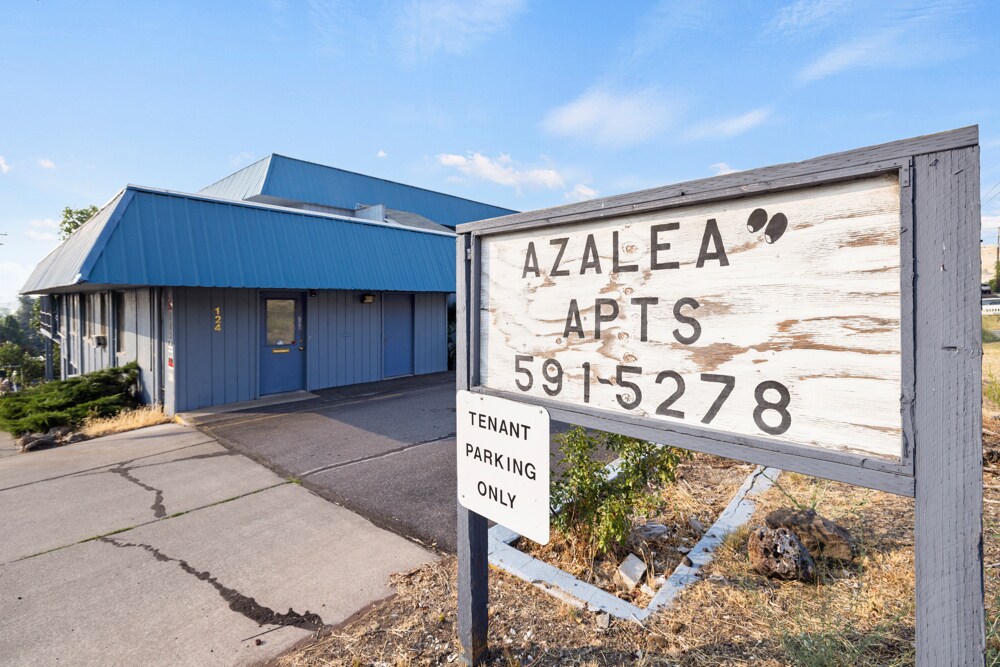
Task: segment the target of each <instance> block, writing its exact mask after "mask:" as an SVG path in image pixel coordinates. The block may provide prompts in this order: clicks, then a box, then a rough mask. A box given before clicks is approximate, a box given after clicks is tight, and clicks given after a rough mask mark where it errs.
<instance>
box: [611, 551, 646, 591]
mask: <svg viewBox="0 0 1000 667" xmlns="http://www.w3.org/2000/svg"><path fill="white" fill-rule="evenodd" d="M644 574H646V564H645V563H644V562H642V561H641V560H639V558H637V557H636V555H635V554H629V555H628V556H626V557H625V560H623V561H622V562H621V565H619V566H618V571H617V572H616V573H615V581H617V582H618V583H619V584H620V585H621V586H622V587H623V588H624V589H625V590H627V591H631V590H633V589H634V588H635V587H636V586H638V585H639V582H641V581H642V575H644Z"/></svg>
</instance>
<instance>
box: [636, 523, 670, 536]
mask: <svg viewBox="0 0 1000 667" xmlns="http://www.w3.org/2000/svg"><path fill="white" fill-rule="evenodd" d="M670 532H671V531H670V528H668V527H667V526H664V525H663V524H662V523H647V524H646V525H644V526H639V527H638V528H636V529H635V536H636V537H638V538H639V539H642V540H655V539H656V538H658V537H663V536H664V535H669V534H670Z"/></svg>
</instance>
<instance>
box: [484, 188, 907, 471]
mask: <svg viewBox="0 0 1000 667" xmlns="http://www.w3.org/2000/svg"><path fill="white" fill-rule="evenodd" d="M899 213H900V191H899V179H898V175H897V174H881V175H878V176H873V177H871V178H865V179H861V180H856V181H849V182H846V183H836V184H831V185H822V186H816V187H810V188H803V189H801V190H793V191H788V192H781V193H775V194H763V195H758V196H753V197H746V198H741V199H737V200H730V201H723V202H718V203H707V204H698V205H693V206H687V207H682V208H677V209H671V210H667V211H658V212H655V213H643V214H638V215H626V216H620V217H615V218H611V219H607V220H594V221H589V222H584V223H576V224H573V225H565V226H552V227H546V228H544V229H535V230H529V231H523V232H522V231H513V232H507V233H504V234H497V235H494V236H487V237H484V238H483V241H482V246H481V267H482V269H481V274H480V275H481V277H482V278H481V282H480V290H481V296H480V302H481V303H482V304H484V307H483V310H482V312H481V317H482V320H481V322H480V355H481V356H480V367H479V369H480V384H481V385H482V386H483V387H488V388H491V389H495V390H500V391H505V392H509V393H510V394H514V395H518V394H519V395H522V396H524V397H539V398H548V399H551V400H553V401H557V402H560V403H566V404H570V405H576V406H580V407H584V408H585V407H588V406H589V407H592V408H594V409H600V410H607V411H611V412H617V413H623V414H630V415H637V416H642V417H648V418H652V419H654V420H658V421H666V422H677V423H684V424H693V425H698V426H704V427H706V428H711V429H716V430H720V431H727V432H730V433H735V434H740V435H746V436H761V437H770V438H774V439H776V440H780V441H784V442H790V443H798V444H802V445H808V446H814V447H825V448H828V449H834V450H845V451H856V452H863V453H866V454H875V455H878V456H881V457H888V458H895V459H899V458H900V456H901V454H902V451H901V443H902V422H901V416H900V396H901V370H902V365H901V346H902V340H901V329H900V217H899Z"/></svg>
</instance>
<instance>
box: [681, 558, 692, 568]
mask: <svg viewBox="0 0 1000 667" xmlns="http://www.w3.org/2000/svg"><path fill="white" fill-rule="evenodd" d="M681 562H682V563H684V564H685V565H687V566H688V567H694V561H692V560H691V558H690V557H689V556H684V558H681Z"/></svg>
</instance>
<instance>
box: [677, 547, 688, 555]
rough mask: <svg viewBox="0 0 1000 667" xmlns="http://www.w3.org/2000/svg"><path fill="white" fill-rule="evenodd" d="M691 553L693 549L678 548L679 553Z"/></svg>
mask: <svg viewBox="0 0 1000 667" xmlns="http://www.w3.org/2000/svg"><path fill="white" fill-rule="evenodd" d="M690 551H691V547H677V553H679V554H686V553H688V552H690Z"/></svg>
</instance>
